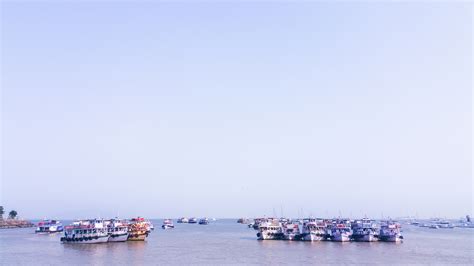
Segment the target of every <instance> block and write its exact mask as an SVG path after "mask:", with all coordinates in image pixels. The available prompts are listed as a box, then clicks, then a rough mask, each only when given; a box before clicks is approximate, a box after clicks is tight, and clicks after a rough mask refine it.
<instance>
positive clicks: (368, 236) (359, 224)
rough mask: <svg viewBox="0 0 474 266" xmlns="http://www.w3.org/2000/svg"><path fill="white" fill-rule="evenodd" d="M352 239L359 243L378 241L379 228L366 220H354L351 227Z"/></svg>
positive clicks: (372, 221) (371, 221) (373, 222)
mask: <svg viewBox="0 0 474 266" xmlns="http://www.w3.org/2000/svg"><path fill="white" fill-rule="evenodd" d="M351 227H352V239H354V240H355V241H361V242H374V241H378V240H379V234H380V228H379V225H378V224H377V223H376V222H375V221H374V220H370V219H367V218H364V219H362V220H355V221H354V222H353V223H352V225H351Z"/></svg>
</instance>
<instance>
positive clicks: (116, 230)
mask: <svg viewBox="0 0 474 266" xmlns="http://www.w3.org/2000/svg"><path fill="white" fill-rule="evenodd" d="M104 224H105V225H106V227H107V232H108V233H109V236H110V237H109V242H124V241H127V239H128V223H127V222H126V221H121V220H115V219H113V220H106V221H104Z"/></svg>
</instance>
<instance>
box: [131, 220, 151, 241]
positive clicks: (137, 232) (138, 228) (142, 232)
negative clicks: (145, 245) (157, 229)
mask: <svg viewBox="0 0 474 266" xmlns="http://www.w3.org/2000/svg"><path fill="white" fill-rule="evenodd" d="M149 227H150V225H149V223H147V221H145V219H143V218H141V217H138V218H133V219H132V220H131V221H130V224H129V227H128V239H127V240H129V241H145V239H146V238H147V237H148V234H149V232H150V229H149Z"/></svg>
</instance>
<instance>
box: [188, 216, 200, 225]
mask: <svg viewBox="0 0 474 266" xmlns="http://www.w3.org/2000/svg"><path fill="white" fill-rule="evenodd" d="M197 222H198V219H197V218H194V217H192V218H189V221H188V223H190V224H196V223H197Z"/></svg>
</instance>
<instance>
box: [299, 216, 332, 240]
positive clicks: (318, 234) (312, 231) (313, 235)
mask: <svg viewBox="0 0 474 266" xmlns="http://www.w3.org/2000/svg"><path fill="white" fill-rule="evenodd" d="M326 238H327V233H326V223H325V222H324V221H323V220H316V219H306V220H304V221H303V230H302V234H301V240H304V241H321V240H326Z"/></svg>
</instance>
